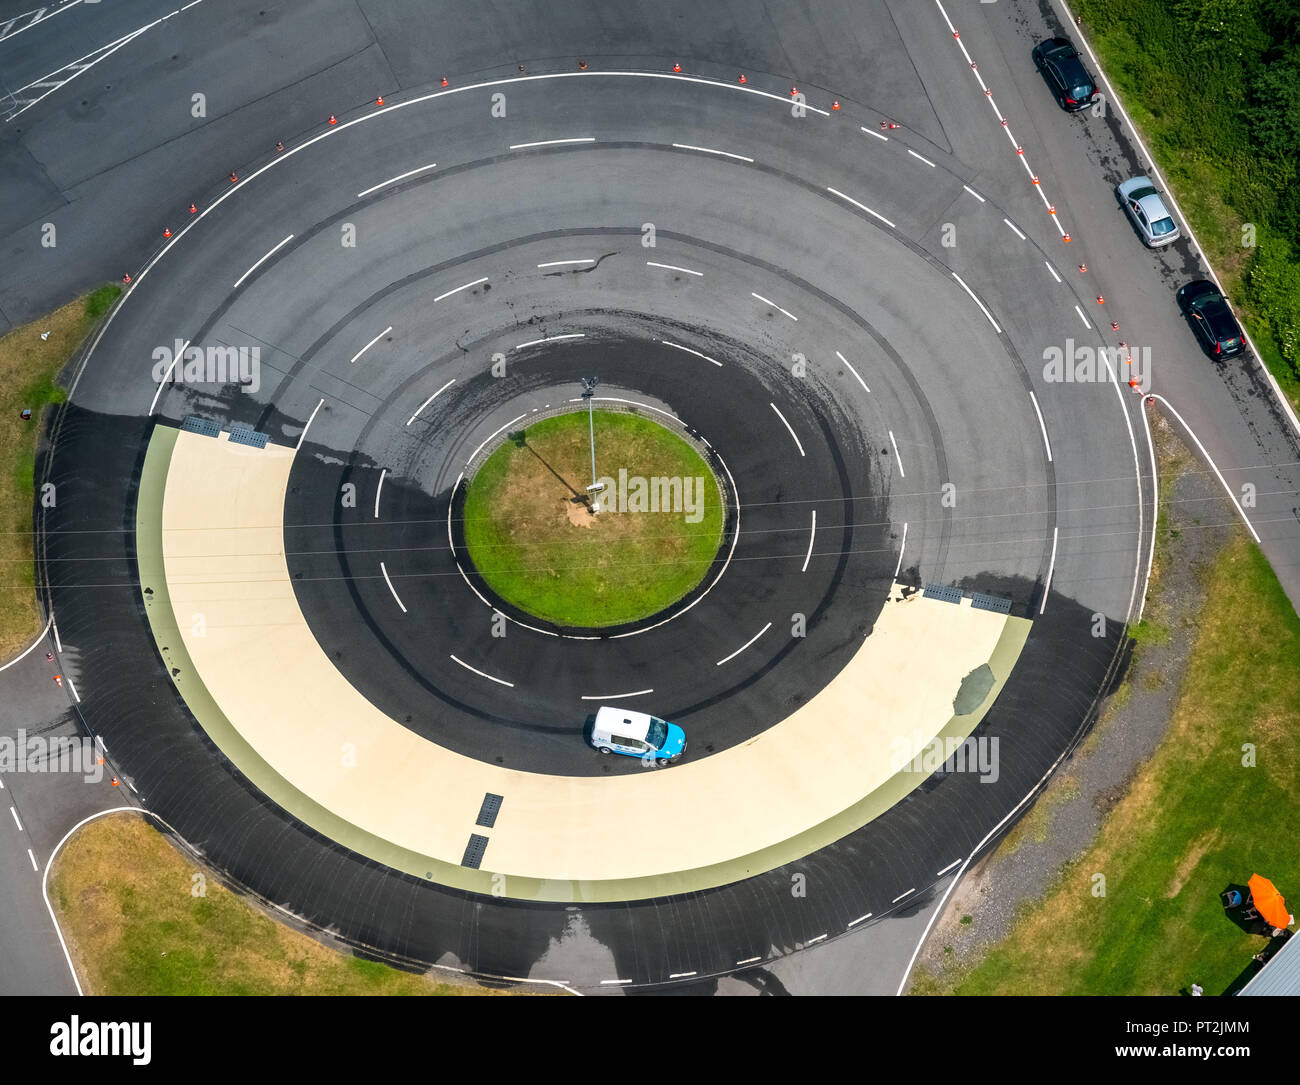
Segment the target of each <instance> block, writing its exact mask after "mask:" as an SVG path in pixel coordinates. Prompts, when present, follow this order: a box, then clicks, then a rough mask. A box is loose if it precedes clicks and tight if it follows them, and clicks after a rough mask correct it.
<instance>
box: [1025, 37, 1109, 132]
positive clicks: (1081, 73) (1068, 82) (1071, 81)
mask: <svg viewBox="0 0 1300 1085" xmlns="http://www.w3.org/2000/svg"><path fill="white" fill-rule="evenodd" d="M1034 64H1035V65H1036V66H1037V68H1038V70H1039V71H1040V72H1042V73H1043V78H1044V79H1046V80H1047V85H1048V86H1049V87H1051V88H1052V93H1053V94H1054V95H1056V100H1057V102H1058V103H1060V106H1061V108H1062V109H1065V110H1068V111H1069V112H1071V113H1073V112H1075V111H1076V110H1080V109H1082V108H1083V107H1084V106H1086V105H1087V104H1088V103H1089V102H1091V101H1092V96H1093V95H1094V94H1096V93H1097V84H1096V83H1094V82H1093V80H1092V76H1091V75H1089V74H1088V69H1087V68H1085V67H1084V66H1083V61H1082V60H1080V59H1079V53H1078V50H1077V49H1075V47H1074V46H1073V45H1072V44H1071V42H1070V39H1069V38H1052V39H1050V40H1048V41H1044V42H1040V43H1039V44H1038V45H1035V46H1034Z"/></svg>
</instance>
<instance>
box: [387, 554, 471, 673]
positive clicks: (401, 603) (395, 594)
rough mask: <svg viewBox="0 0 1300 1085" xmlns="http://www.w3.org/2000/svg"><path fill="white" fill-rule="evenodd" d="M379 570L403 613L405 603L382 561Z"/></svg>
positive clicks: (404, 611)
mask: <svg viewBox="0 0 1300 1085" xmlns="http://www.w3.org/2000/svg"><path fill="white" fill-rule="evenodd" d="M379 571H380V572H381V573H383V574H384V583H385V584H387V585H388V590H389V591H390V592H392V593H393V598H394V599H396V600H397V605H398V606H399V607H401V608H402V613H403V614H405V613H406V604H405V603H403V602H402V600H401V599H400V598H399V597H398V594H397V589H396V588H395V587H393V582H392V581H391V580H390V579H389V578H388V569H387V567H386V566H385V565H384V563H383V562H382V561H381V562H380V563H379ZM452 658H453V659H454V658H455V657H454V656H453V657H452Z"/></svg>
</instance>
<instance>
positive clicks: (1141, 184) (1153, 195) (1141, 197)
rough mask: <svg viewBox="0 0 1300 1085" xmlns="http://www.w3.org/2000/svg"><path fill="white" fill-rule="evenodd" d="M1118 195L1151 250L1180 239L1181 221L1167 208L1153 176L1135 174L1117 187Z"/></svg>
mask: <svg viewBox="0 0 1300 1085" xmlns="http://www.w3.org/2000/svg"><path fill="white" fill-rule="evenodd" d="M1115 195H1116V196H1118V197H1119V202H1120V203H1121V204H1123V205H1124V210H1125V211H1127V212H1128V217H1129V218H1131V219H1132V220H1133V225H1134V226H1136V227H1137V230H1138V233H1139V234H1141V235H1142V241H1143V243H1144V244H1145V245H1146V246H1147V248H1149V249H1155V248H1159V247H1160V246H1161V245H1168V244H1169V243H1170V242H1171V241H1177V240H1178V236H1179V234H1178V223H1176V222H1175V221H1174V217H1173V215H1171V214H1170V213H1169V210H1168V208H1166V207H1165V201H1164V200H1162V199H1161V198H1160V193H1159V192H1157V191H1156V186H1155V185H1153V184H1152V183H1151V179H1150V178H1149V177H1133V178H1131V179H1129V180H1127V181H1125V182H1124V183H1123V184H1122V185H1116V186H1115Z"/></svg>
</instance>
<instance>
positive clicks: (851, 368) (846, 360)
mask: <svg viewBox="0 0 1300 1085" xmlns="http://www.w3.org/2000/svg"><path fill="white" fill-rule="evenodd" d="M835 357H837V358H838V359H839V360H840V361H841V362H843V363H844V364H845V365H846V366H848V367H849V372H850V373H852V374H853V375H854V376H855V377H857V380H858V383H859V384H860V385H862V390H863V391H864V392H866V393H867V394H868V395H870V394H871V389H870V388H868V387H867V382H866V381H864V380H863V379H862V378H861V377H860V376H858V371H857V370H856V369H854V368H853V363H852V362H850V361H849V360H848V359H847V358H846V357H844V355H843V354H841V353H840V352H839V351H838V350H837V351H836V352H835Z"/></svg>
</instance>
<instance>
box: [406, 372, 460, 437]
mask: <svg viewBox="0 0 1300 1085" xmlns="http://www.w3.org/2000/svg"><path fill="white" fill-rule="evenodd" d="M455 383H456V378H455V377H452V378H451V380H449V381H448V382H447V383H446V384H444V385H443V386H442V387H441V388H439V389H438V390H437V391H436V392H434V393H433V395H431V396H430V397H429V398H428V399H426V400H425V401H424V402H423V403H421V404H420V405H419V406H418V407H416V408H415V414H413V415H411V417H410V418H408V419H407V420H406V424H407V425H408V426H409V425H410V424H411V423H412V422H414V421H415V420H416V419H417V418H419V417H420V412H421V411H422V410H424V408H425V407H427V406H428V405H429V404H430V403H432V402H433V401H434V400H435V399H437V398H438V397H439V396H440V395H442V393H443V392H445V391H446V390H447V389H448V388H450V387H451V386H452V385H453V384H455Z"/></svg>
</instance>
